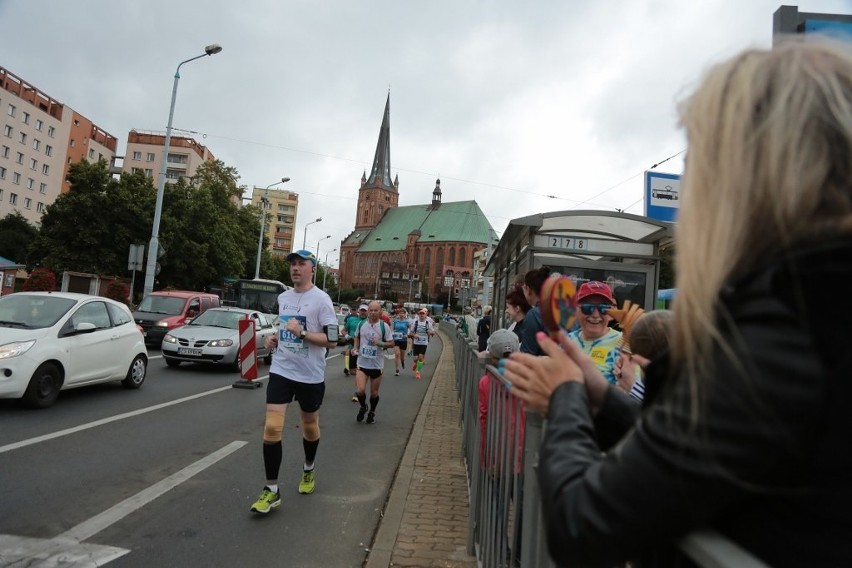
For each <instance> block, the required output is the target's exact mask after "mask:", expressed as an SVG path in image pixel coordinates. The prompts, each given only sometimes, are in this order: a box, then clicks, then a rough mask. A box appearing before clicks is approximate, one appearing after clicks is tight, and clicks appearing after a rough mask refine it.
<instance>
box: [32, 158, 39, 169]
mask: <svg viewBox="0 0 852 568" xmlns="http://www.w3.org/2000/svg"><path fill="white" fill-rule="evenodd" d="M30 169H31V170H33V171H36V170H37V169H38V160H36V159H35V158H30Z"/></svg>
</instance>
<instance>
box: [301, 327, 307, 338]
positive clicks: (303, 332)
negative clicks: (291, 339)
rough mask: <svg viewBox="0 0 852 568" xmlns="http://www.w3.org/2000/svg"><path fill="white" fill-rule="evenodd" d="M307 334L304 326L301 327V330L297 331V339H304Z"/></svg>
mask: <svg viewBox="0 0 852 568" xmlns="http://www.w3.org/2000/svg"><path fill="white" fill-rule="evenodd" d="M307 335H308V332H307V330H306V329H305V328H302V331H300V332H299V339H304V338H305V336H307Z"/></svg>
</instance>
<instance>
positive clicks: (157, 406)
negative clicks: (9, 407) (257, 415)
mask: <svg viewBox="0 0 852 568" xmlns="http://www.w3.org/2000/svg"><path fill="white" fill-rule="evenodd" d="M266 378H268V375H264V376H263V377H259V378H257V379H255V380H258V381H260V380H263V379H266ZM232 388H233V387H231V386H230V385H228V386H226V387H220V388H218V389H213V390H209V391H206V392H201V393H198V394H194V395H191V396H185V397H183V398H179V399H177V400H172V401H169V402H164V403H162V404H155V405H154V406H149V407H147V408H140V409H138V410H132V411H130V412H125V413H124V414H116V415H115V416H110V417H109V418H102V419H100V420H95V421H94V422H89V423H88V424H81V425H79V426H74V427H73V428H66V429H65V430H59V431H57V432H52V433H50V434H45V435H43V436H36V437H35V438H30V439H29V440H21V441H20V442H14V443H12V444H6V445H5V446H0V454H2V453H5V452H10V451H12V450H17V449H20V448H24V447H26V446H31V445H33V444H38V443H40V442H46V441H47V440H53V439H55V438H61V437H62V436H68V435H70V434H76V433H77V432H82V431H83V430H89V429H91V428H97V427H98V426H103V425H104V424H110V423H112V422H118V421H119V420H124V419H125V418H132V417H134V416H139V415H141V414H147V413H149V412H154V411H155V410H160V409H162V408H168V407H169V406H174V405H176V404H182V403H184V402H189V401H191V400H195V399H197V398H201V397H205V396H207V395H211V394H216V393H219V392H222V391H227V390H231V389H232Z"/></svg>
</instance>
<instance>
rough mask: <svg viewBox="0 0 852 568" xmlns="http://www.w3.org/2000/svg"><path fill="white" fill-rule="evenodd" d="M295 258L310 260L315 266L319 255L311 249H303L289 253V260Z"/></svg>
mask: <svg viewBox="0 0 852 568" xmlns="http://www.w3.org/2000/svg"><path fill="white" fill-rule="evenodd" d="M294 258H303V259H305V260H310V261H311V264H313V265H314V266H316V265H317V257H316V256H314V253H312V252H311V251H309V250H304V249H302V250H297V251H293V252H291V253H290V254H288V255H287V262H290V261H292V260H293V259H294Z"/></svg>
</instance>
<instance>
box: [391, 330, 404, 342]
mask: <svg viewBox="0 0 852 568" xmlns="http://www.w3.org/2000/svg"><path fill="white" fill-rule="evenodd" d="M403 339H405V332H403V331H395V332H393V340H394V341H402V340H403Z"/></svg>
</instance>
